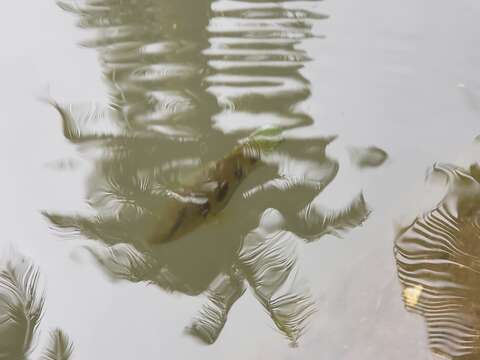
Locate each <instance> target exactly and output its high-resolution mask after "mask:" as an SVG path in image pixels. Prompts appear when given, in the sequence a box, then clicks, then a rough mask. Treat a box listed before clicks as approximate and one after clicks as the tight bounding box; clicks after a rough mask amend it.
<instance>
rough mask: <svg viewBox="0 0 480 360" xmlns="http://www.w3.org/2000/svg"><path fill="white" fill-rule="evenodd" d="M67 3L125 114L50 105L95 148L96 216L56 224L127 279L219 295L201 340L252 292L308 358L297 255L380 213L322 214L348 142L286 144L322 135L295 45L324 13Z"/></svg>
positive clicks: (113, 108) (199, 332)
mask: <svg viewBox="0 0 480 360" xmlns="http://www.w3.org/2000/svg"><path fill="white" fill-rule="evenodd" d="M59 4H60V6H61V7H62V8H63V9H65V10H67V11H70V12H73V13H75V14H76V15H77V16H78V23H79V25H80V26H81V27H84V28H87V29H89V30H91V31H92V32H93V34H92V37H91V38H90V39H89V40H86V41H85V42H84V45H85V46H88V47H94V48H96V49H97V51H98V53H99V57H100V62H101V64H102V67H103V70H104V73H105V79H106V83H107V85H108V88H109V89H110V95H111V101H110V103H109V106H108V107H102V106H98V105H91V106H87V105H81V104H80V105H68V104H67V105H65V104H59V103H57V102H55V101H53V100H52V99H48V100H49V102H50V103H51V104H52V105H53V106H54V107H55V108H56V109H57V110H58V112H59V113H60V116H61V118H62V122H63V130H64V135H65V137H66V138H67V139H69V140H71V141H72V142H74V143H77V144H81V145H82V147H81V149H89V150H92V149H94V150H96V151H90V152H88V153H89V154H90V155H91V156H93V159H91V157H90V159H91V160H92V163H93V172H92V174H91V176H90V177H89V179H88V182H87V186H88V191H87V199H86V200H87V202H88V204H89V205H90V206H91V210H92V212H91V213H90V214H88V213H82V214H80V213H78V214H55V213H51V212H45V215H46V216H47V217H48V218H49V220H50V221H51V222H52V224H54V225H55V227H56V228H57V229H59V230H63V231H66V232H67V233H68V234H71V235H80V236H82V237H86V238H89V239H93V240H100V242H95V243H92V245H90V246H88V247H87V248H88V250H89V251H90V252H91V254H92V255H93V256H94V257H95V258H96V259H97V260H98V263H99V264H100V265H101V266H102V268H103V269H104V270H105V271H106V272H107V273H108V274H110V275H111V276H112V278H113V279H118V278H121V279H126V280H130V281H146V282H149V283H151V284H155V285H157V286H159V287H161V288H163V289H165V290H168V291H177V292H181V293H184V294H189V295H199V294H202V293H205V294H206V295H207V302H206V304H205V306H204V307H203V308H202V309H201V311H200V313H199V315H198V317H197V318H196V319H195V320H194V321H193V323H192V324H191V325H190V326H189V327H188V328H187V331H188V333H189V334H191V335H194V336H196V337H197V338H198V339H201V340H202V341H204V342H206V343H213V342H214V341H215V340H216V339H217V337H218V335H219V334H220V332H221V330H222V328H223V326H224V324H225V322H226V320H227V315H228V312H229V310H230V308H231V307H232V306H233V304H234V303H235V301H236V300H237V299H238V298H239V297H240V296H242V294H243V293H244V291H245V289H246V286H247V284H248V285H250V286H251V287H252V289H253V292H254V294H255V296H256V297H257V299H258V301H259V302H260V303H261V304H262V305H263V306H264V307H265V309H266V310H267V311H268V313H269V314H270V316H271V318H272V320H273V321H274V323H275V324H276V326H277V328H278V329H279V330H280V331H281V332H282V333H283V334H285V336H286V337H287V338H288V339H289V340H290V341H291V343H292V345H295V344H296V342H297V340H298V337H299V336H300V335H301V333H302V332H303V330H304V328H305V324H306V323H307V320H308V318H309V316H310V315H311V314H312V313H313V311H314V310H315V309H314V308H315V307H314V303H313V301H312V299H311V298H310V295H309V291H308V286H307V285H306V284H305V282H303V281H301V280H300V279H301V277H300V276H297V267H296V262H297V259H296V247H295V244H296V242H297V241H298V240H299V239H300V238H301V239H304V240H307V241H311V240H315V239H318V238H319V237H321V236H322V235H325V234H336V235H338V234H340V233H341V232H342V231H344V230H347V229H350V228H351V227H354V226H357V225H359V224H361V223H362V222H363V221H364V219H365V218H366V217H367V215H368V213H369V210H368V207H367V205H366V203H365V201H364V199H363V196H362V195H361V194H360V195H359V196H358V197H357V198H356V199H353V200H352V202H351V205H350V206H349V207H347V208H346V209H344V210H342V211H337V212H332V211H330V210H328V209H325V208H323V207H321V206H319V205H318V204H317V203H316V202H313V200H314V199H315V197H316V196H317V195H318V194H319V193H320V192H321V191H322V190H323V189H324V188H325V187H326V186H327V185H328V184H329V183H330V182H331V181H332V180H333V179H334V178H335V176H336V174H337V172H338V163H337V161H335V160H334V159H332V158H330V157H328V156H327V155H326V153H325V149H326V147H327V146H328V144H329V143H330V142H331V141H333V140H334V138H335V137H332V136H312V137H309V138H299V137H294V136H293V135H292V134H291V133H289V132H288V131H286V130H288V129H289V128H292V127H295V126H300V125H307V124H309V123H311V122H312V120H311V119H310V118H309V117H308V116H307V115H306V114H302V113H301V112H299V111H297V110H296V109H295V107H296V105H297V104H298V103H299V102H300V101H301V100H303V99H305V98H307V97H308V96H309V93H310V92H309V88H308V81H307V80H306V79H304V78H303V77H302V76H301V74H300V72H299V69H300V68H301V67H302V64H303V62H304V61H306V60H308V57H307V56H306V54H305V53H304V52H303V51H301V50H298V49H297V48H296V45H298V44H299V43H300V41H301V40H302V39H304V38H308V37H312V36H313V33H312V21H313V20H315V19H321V18H323V17H324V16H321V15H318V14H315V13H313V12H310V11H306V10H301V9H296V7H298V5H297V4H295V1H282V2H280V1H271V2H258V1H244V2H242V1H216V2H212V3H211V2H210V1H204V0H196V1H193V2H192V1H186V0H175V1H166V0H163V1H153V0H136V1H134V0H131V1H120V0H118V1H107V0H104V1H102V0H100V1H98V0H95V1H93V0H90V1H89V0H85V1H81V2H80V1H75V2H65V1H62V2H59ZM304 5H305V4H304ZM305 6H306V5H305ZM237 119H239V121H237ZM259 219H260V220H259ZM252 229H253V230H252Z"/></svg>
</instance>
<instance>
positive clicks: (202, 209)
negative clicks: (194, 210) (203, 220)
mask: <svg viewBox="0 0 480 360" xmlns="http://www.w3.org/2000/svg"><path fill="white" fill-rule="evenodd" d="M209 212H210V202H208V201H207V202H205V203H203V204H201V205H200V214H201V215H202V216H203V217H206V216H207V215H208V213H209Z"/></svg>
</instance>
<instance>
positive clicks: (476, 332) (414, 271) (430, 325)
mask: <svg viewBox="0 0 480 360" xmlns="http://www.w3.org/2000/svg"><path fill="white" fill-rule="evenodd" d="M439 176H443V177H444V178H445V180H446V182H447V191H446V193H445V194H444V197H443V199H442V200H441V201H440V203H439V204H438V205H437V206H435V207H434V208H433V209H432V210H431V211H430V212H428V213H426V214H424V215H422V216H419V217H417V218H416V219H415V221H414V222H413V223H412V224H411V225H410V226H408V227H406V228H405V229H403V230H402V231H401V232H400V233H399V234H398V236H397V238H396V240H395V256H396V260H397V269H398V277H399V279H400V282H401V283H402V285H403V287H404V291H403V297H404V301H405V306H406V308H407V309H408V310H410V311H413V312H416V313H418V314H420V315H422V316H423V317H424V318H425V321H426V323H427V329H428V336H429V340H430V347H431V349H432V351H433V352H435V353H438V354H441V355H442V356H448V357H449V358H454V359H476V358H478V356H479V355H480V312H479V307H478V297H479V296H480V286H479V282H478V274H479V273H480V246H479V241H480V222H479V220H480V218H479V216H480V212H479V210H480V208H479V206H478V204H479V200H480V182H479V181H480V177H478V166H477V165H472V166H471V168H470V169H464V168H462V167H459V166H454V165H447V164H436V165H435V166H434V168H433V172H432V174H431V177H434V178H438V177H439Z"/></svg>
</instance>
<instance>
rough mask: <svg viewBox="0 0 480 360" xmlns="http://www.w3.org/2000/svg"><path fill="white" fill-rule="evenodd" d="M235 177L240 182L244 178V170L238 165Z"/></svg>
mask: <svg viewBox="0 0 480 360" xmlns="http://www.w3.org/2000/svg"><path fill="white" fill-rule="evenodd" d="M234 175H235V177H236V178H237V179H238V180H240V179H241V178H243V169H242V166H241V165H240V164H237V167H236V169H235V172H234Z"/></svg>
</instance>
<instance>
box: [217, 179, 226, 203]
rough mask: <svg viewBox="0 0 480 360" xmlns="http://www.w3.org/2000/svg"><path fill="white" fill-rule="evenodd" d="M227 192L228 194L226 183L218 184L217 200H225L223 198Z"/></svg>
mask: <svg viewBox="0 0 480 360" xmlns="http://www.w3.org/2000/svg"><path fill="white" fill-rule="evenodd" d="M227 192H228V182H227V181H224V182H222V183H221V184H220V187H219V189H218V193H217V200H218V201H222V200H223V199H225V196H227Z"/></svg>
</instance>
